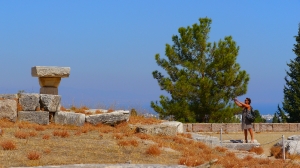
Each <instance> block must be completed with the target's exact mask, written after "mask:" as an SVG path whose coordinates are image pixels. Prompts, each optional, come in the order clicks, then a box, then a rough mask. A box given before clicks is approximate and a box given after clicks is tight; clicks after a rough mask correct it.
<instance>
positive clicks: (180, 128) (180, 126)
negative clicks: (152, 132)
mask: <svg viewBox="0 0 300 168" xmlns="http://www.w3.org/2000/svg"><path fill="white" fill-rule="evenodd" d="M161 124H162V125H170V126H175V127H176V128H177V133H183V124H182V123H181V122H178V121H167V122H163V123H161Z"/></svg>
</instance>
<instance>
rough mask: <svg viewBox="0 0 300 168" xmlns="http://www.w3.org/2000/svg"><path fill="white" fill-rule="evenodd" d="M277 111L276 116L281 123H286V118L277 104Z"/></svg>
mask: <svg viewBox="0 0 300 168" xmlns="http://www.w3.org/2000/svg"><path fill="white" fill-rule="evenodd" d="M277 109H278V111H276V114H277V116H278V118H280V122H281V123H287V116H286V115H285V114H284V111H283V110H282V109H281V108H280V107H279V104H278V106H277Z"/></svg>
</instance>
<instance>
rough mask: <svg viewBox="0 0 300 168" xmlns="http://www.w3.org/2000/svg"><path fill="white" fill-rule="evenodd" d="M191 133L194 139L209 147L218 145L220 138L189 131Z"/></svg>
mask: <svg viewBox="0 0 300 168" xmlns="http://www.w3.org/2000/svg"><path fill="white" fill-rule="evenodd" d="M191 135H192V138H193V139H194V140H196V141H201V142H204V143H206V144H207V145H210V146H211V147H212V146H219V145H220V140H219V139H218V138H217V137H214V136H207V135H201V134H197V133H191Z"/></svg>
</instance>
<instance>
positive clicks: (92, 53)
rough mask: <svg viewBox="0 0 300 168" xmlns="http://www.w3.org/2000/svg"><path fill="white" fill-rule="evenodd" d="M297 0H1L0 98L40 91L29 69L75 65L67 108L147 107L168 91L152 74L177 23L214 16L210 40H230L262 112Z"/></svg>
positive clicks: (274, 86)
mask: <svg viewBox="0 0 300 168" xmlns="http://www.w3.org/2000/svg"><path fill="white" fill-rule="evenodd" d="M299 7H300V1H297V0H289V1H277V0H272V1H271V0H266V1H238V0H231V1H216V0H209V1H208V0H205V1H192V0H191V1H174V0H172V1H171V0H164V1H150V0H143V1H139V0H130V1H92V0H90V1H75V0H73V1H70V0H65V1H56V0H51V1H37V0H36V1H32V0H31V1H28V0H22V1H15V0H12V1H8V0H7V1H0V25H1V26H0V59H1V71H0V77H1V80H0V81H1V84H0V94H5V93H17V92H18V90H25V91H26V92H29V93H32V92H34V93H38V92H39V89H40V86H39V84H38V79H37V78H35V77H31V67H33V66H66V67H71V74H70V77H69V78H64V79H62V81H61V83H60V86H59V94H60V95H62V103H63V105H64V106H69V105H71V104H76V105H80V104H82V105H88V106H91V107H92V106H93V107H109V106H115V107H119V108H123V109H130V108H137V109H139V110H140V111H143V110H148V111H151V109H150V101H156V100H159V95H161V94H166V93H164V92H163V91H161V90H160V89H159V86H158V84H157V81H156V80H155V79H153V77H152V71H154V70H159V71H162V69H161V68H160V67H159V66H158V65H157V64H156V62H155V59H154V55H155V54H156V53H159V54H160V55H161V57H164V50H165V44H166V43H169V44H172V41H171V37H172V35H175V34H178V28H179V27H187V26H190V25H192V24H194V23H198V19H199V18H200V17H209V18H211V19H212V25H211V27H212V28H211V32H210V40H209V41H211V42H213V41H218V40H220V39H223V38H224V37H225V36H228V35H231V36H232V37H233V39H234V40H235V41H236V43H237V45H238V46H240V51H239V56H238V58H237V62H238V63H239V64H240V66H241V69H242V70H246V71H247V72H248V74H249V75H250V82H249V85H248V92H247V94H246V95H244V96H241V97H239V99H240V100H243V99H244V98H245V97H250V98H251V99H252V105H253V107H254V109H258V110H259V111H260V112H261V114H273V113H274V112H275V111H276V110H277V104H281V102H282V100H283V87H284V84H285V81H284V77H285V75H286V73H285V70H288V66H287V65H286V63H289V62H290V59H294V58H295V54H294V53H293V51H292V49H293V44H294V43H295V39H294V36H295V35H297V33H298V24H299V23H300V17H299V16H300V10H299Z"/></svg>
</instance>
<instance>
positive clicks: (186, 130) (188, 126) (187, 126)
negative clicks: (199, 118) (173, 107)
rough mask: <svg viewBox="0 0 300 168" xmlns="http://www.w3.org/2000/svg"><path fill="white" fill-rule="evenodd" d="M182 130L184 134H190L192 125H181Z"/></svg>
mask: <svg viewBox="0 0 300 168" xmlns="http://www.w3.org/2000/svg"><path fill="white" fill-rule="evenodd" d="M183 130H184V131H185V132H192V131H193V124H183Z"/></svg>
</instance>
